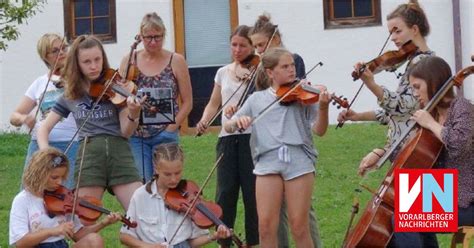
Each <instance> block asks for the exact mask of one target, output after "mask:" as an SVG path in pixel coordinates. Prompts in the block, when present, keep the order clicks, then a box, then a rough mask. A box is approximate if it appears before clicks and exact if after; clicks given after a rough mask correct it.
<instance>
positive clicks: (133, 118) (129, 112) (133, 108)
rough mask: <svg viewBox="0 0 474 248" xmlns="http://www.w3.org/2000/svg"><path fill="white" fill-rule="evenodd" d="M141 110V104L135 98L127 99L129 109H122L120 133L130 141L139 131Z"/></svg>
mask: <svg viewBox="0 0 474 248" xmlns="http://www.w3.org/2000/svg"><path fill="white" fill-rule="evenodd" d="M143 100H145V99H143ZM140 108H141V105H140V102H139V101H138V100H136V98H135V97H132V96H129V97H128V98H127V107H126V108H124V109H122V111H120V114H119V119H120V131H121V133H122V136H123V137H125V138H127V139H128V138H129V137H130V136H131V135H132V134H133V132H135V130H136V129H137V127H138V118H139V117H140Z"/></svg>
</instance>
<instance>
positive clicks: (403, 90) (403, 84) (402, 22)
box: [338, 0, 433, 175]
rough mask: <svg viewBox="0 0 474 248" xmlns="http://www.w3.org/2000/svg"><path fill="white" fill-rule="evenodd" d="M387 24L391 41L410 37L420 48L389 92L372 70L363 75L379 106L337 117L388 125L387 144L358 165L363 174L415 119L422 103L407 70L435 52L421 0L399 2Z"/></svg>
mask: <svg viewBox="0 0 474 248" xmlns="http://www.w3.org/2000/svg"><path fill="white" fill-rule="evenodd" d="M387 26H388V30H389V32H391V40H392V42H393V43H394V44H395V45H396V46H397V47H398V48H400V47H402V46H403V44H405V43H406V42H408V41H410V40H411V41H412V42H413V43H414V44H415V45H416V46H417V47H418V51H417V52H416V53H415V54H414V55H413V56H411V57H410V58H409V59H408V65H407V69H406V70H405V73H404V74H403V75H402V77H401V79H400V82H399V84H398V88H397V90H396V91H390V90H388V89H387V88H385V87H384V86H381V85H379V84H377V83H376V82H375V80H374V74H373V73H372V72H371V71H370V70H369V69H365V70H364V71H363V73H362V74H361V75H360V79H361V80H362V81H363V82H364V84H365V85H366V86H367V88H369V89H370V91H371V92H372V93H373V94H374V95H375V96H376V97H377V101H378V104H379V105H380V107H381V108H380V109H377V110H375V111H367V112H362V113H358V112H355V111H353V110H349V111H345V110H344V111H342V112H341V113H340V114H339V116H338V121H340V122H341V121H346V120H351V121H379V122H380V123H382V124H388V125H389V131H388V134H387V137H388V140H387V143H386V145H385V147H384V148H376V149H374V150H373V151H372V152H370V153H369V154H367V155H366V156H365V157H364V158H363V159H362V161H361V163H360V165H359V174H361V175H363V174H365V172H366V171H367V170H369V169H371V168H373V166H374V165H375V163H376V162H377V161H378V159H379V158H380V157H382V156H383V155H384V153H385V152H386V151H387V150H388V149H389V148H390V147H391V146H392V144H393V142H395V141H396V140H397V139H398V138H399V137H400V135H401V134H402V133H403V132H404V130H405V129H406V128H407V127H408V126H409V125H410V124H411V123H412V122H413V120H410V116H411V114H413V113H414V111H415V110H417V109H418V108H419V106H418V102H417V101H416V99H415V97H414V96H413V92H412V89H411V87H410V85H409V82H408V78H407V76H406V71H407V70H408V69H409V68H410V67H411V66H413V65H414V64H416V62H418V61H419V60H420V59H422V58H424V57H427V56H430V55H433V52H432V51H430V49H429V47H428V45H427V44H426V39H425V37H426V36H427V35H428V34H429V32H430V26H429V24H428V19H427V18H426V15H425V13H424V11H423V9H421V7H420V6H419V4H418V1H416V0H410V2H409V3H407V4H401V5H399V6H398V7H397V8H396V9H395V10H394V11H392V12H391V13H390V14H389V15H388V16H387ZM363 65H364V63H357V64H356V65H355V66H354V68H355V71H359V70H360V68H361V67H362V66H363Z"/></svg>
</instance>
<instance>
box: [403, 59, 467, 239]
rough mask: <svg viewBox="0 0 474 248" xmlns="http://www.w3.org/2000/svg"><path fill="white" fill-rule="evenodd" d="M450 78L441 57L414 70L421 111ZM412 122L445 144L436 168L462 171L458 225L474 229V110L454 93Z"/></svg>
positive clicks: (417, 114)
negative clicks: (473, 227) (430, 132)
mask: <svg viewBox="0 0 474 248" xmlns="http://www.w3.org/2000/svg"><path fill="white" fill-rule="evenodd" d="M450 76H451V69H450V67H449V65H448V64H447V63H446V61H444V60H443V59H441V58H439V57H430V58H425V59H423V60H421V61H420V62H418V63H417V64H416V65H415V66H414V67H413V69H412V70H411V71H410V73H409V80H410V85H411V86H412V87H413V93H414V96H415V97H416V99H417V100H418V101H419V103H420V105H421V107H424V106H425V104H427V103H428V102H429V101H430V100H431V98H432V97H433V96H434V95H435V94H436V92H437V91H438V90H439V89H440V88H441V86H442V85H443V83H444V82H446V81H447V80H448V79H449V77H450ZM411 119H412V120H414V121H416V122H417V123H418V124H419V125H420V126H421V127H423V128H426V129H428V130H430V131H432V132H433V134H434V135H435V136H436V137H437V138H438V139H439V140H440V141H441V142H443V144H444V146H443V150H442V151H441V154H440V156H439V158H438V160H437V161H436V163H435V165H434V167H433V168H435V169H436V168H446V169H457V170H458V172H459V178H458V182H459V184H458V190H459V191H458V207H459V208H458V211H459V212H458V225H459V226H474V106H473V105H472V104H471V103H470V102H469V100H467V99H466V98H464V97H462V96H460V95H458V96H456V95H455V94H454V91H453V89H451V90H450V91H449V92H448V93H447V94H446V95H445V96H444V98H443V99H442V100H441V101H440V103H438V105H437V106H436V108H435V109H434V111H433V112H432V113H429V112H427V111H425V110H417V111H416V112H415V113H414V114H413V116H412V117H411ZM395 237H396V236H395Z"/></svg>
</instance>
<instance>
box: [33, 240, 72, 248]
mask: <svg viewBox="0 0 474 248" xmlns="http://www.w3.org/2000/svg"><path fill="white" fill-rule="evenodd" d="M67 247H69V245H68V244H67V242H66V240H64V239H61V240H58V241H56V242H50V243H41V244H39V245H37V246H35V248H67Z"/></svg>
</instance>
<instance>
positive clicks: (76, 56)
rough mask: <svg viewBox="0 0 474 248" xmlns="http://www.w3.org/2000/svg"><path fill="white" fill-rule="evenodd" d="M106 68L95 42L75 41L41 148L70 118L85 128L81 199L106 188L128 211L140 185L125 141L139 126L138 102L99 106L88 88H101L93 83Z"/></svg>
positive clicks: (82, 132) (40, 136)
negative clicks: (62, 85)
mask: <svg viewBox="0 0 474 248" xmlns="http://www.w3.org/2000/svg"><path fill="white" fill-rule="evenodd" d="M108 68H109V63H108V61H107V57H106V55H105V51H104V48H103V46H102V44H101V43H100V41H99V40H98V39H97V38H95V37H94V36H89V35H81V36H79V37H77V38H76V40H74V42H73V44H72V46H71V51H70V53H69V55H68V57H67V61H66V65H65V68H64V70H65V71H64V78H65V80H66V82H67V83H66V87H65V91H64V95H63V96H62V97H60V98H59V100H58V102H57V103H56V105H55V106H54V107H53V109H52V111H51V113H50V114H49V115H48V117H47V119H46V120H45V121H44V123H43V125H42V126H41V128H40V130H39V131H38V144H39V146H40V148H42V149H44V148H46V147H48V139H47V137H48V134H49V133H50V132H51V129H52V128H53V127H54V126H55V125H56V124H57V123H58V122H59V121H60V120H61V119H62V118H64V117H66V116H68V115H69V114H70V113H72V114H73V116H74V119H75V120H76V124H77V126H78V127H80V126H81V125H83V123H84V126H83V128H82V129H80V130H79V140H80V149H78V152H79V151H81V153H82V150H83V149H85V150H84V157H82V156H77V160H76V161H77V162H78V163H77V164H79V161H82V162H83V166H82V170H81V171H79V168H76V172H75V175H76V179H77V178H78V175H79V173H81V174H82V176H81V180H80V182H78V184H79V188H78V190H79V196H83V195H89V196H92V197H95V198H98V199H102V196H103V193H104V190H105V189H108V190H111V191H112V192H113V193H114V194H115V195H116V197H117V199H118V201H119V202H120V204H121V205H122V207H123V208H124V209H125V210H126V209H127V208H128V204H129V201H130V197H131V196H132V194H133V192H134V191H135V189H137V188H138V187H140V185H141V183H140V177H139V176H138V172H137V169H136V168H135V165H134V162H133V156H132V153H131V151H130V147H129V144H128V142H127V139H128V137H129V136H130V135H131V134H132V133H133V132H134V131H135V129H136V128H137V126H138V115H139V113H140V102H138V101H136V100H135V99H134V97H128V98H127V102H126V106H124V107H121V106H116V105H114V104H113V103H112V102H111V101H109V100H104V99H102V100H100V101H99V102H98V104H97V105H95V102H96V101H97V99H93V98H92V97H91V96H89V89H90V88H91V85H92V84H99V83H100V82H95V81H97V80H98V79H99V78H100V77H101V74H103V72H104V71H105V70H107V69H108ZM90 111H92V113H90ZM89 114H90V115H89ZM88 115H89V118H88ZM87 118H88V119H87ZM86 138H87V142H85V139H86ZM84 146H85V148H84Z"/></svg>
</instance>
